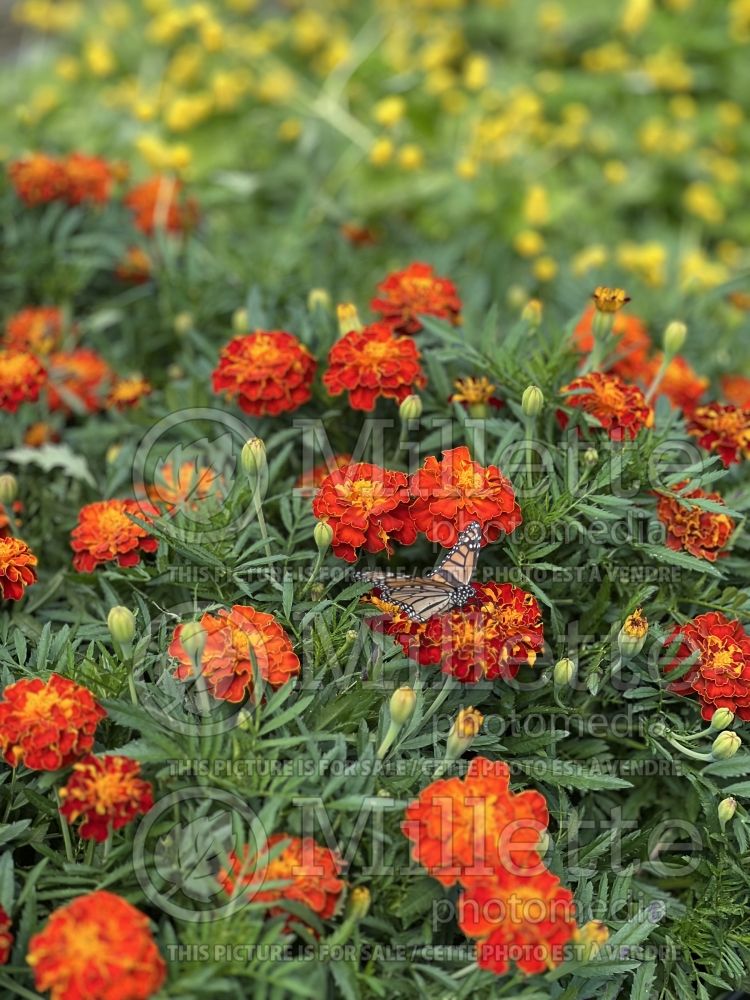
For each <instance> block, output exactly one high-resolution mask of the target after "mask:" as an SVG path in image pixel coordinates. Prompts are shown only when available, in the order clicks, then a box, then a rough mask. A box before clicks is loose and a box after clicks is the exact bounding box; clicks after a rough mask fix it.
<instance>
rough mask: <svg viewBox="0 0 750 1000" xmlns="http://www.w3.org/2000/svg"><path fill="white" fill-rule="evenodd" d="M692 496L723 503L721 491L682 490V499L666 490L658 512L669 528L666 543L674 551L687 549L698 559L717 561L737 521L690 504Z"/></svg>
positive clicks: (657, 509) (660, 498)
mask: <svg viewBox="0 0 750 1000" xmlns="http://www.w3.org/2000/svg"><path fill="white" fill-rule="evenodd" d="M682 485H684V484H682ZM675 489H677V490H679V489H680V487H675ZM690 500H711V501H713V503H719V504H723V503H724V501H723V499H722V497H721V495H720V494H719V493H704V491H703V490H693V491H692V492H691V493H681V494H680V499H679V500H678V499H677V498H676V497H671V496H667V495H666V494H662V495H660V496H659V501H658V503H657V507H656V513H657V515H658V517H659V520H660V521H661V523H662V524H663V525H664V526H665V527H666V529H667V545H668V547H669V548H670V549H674V551H675V552H679V551H680V550H681V549H684V550H685V552H689V553H690V554H691V555H693V556H696V557H697V558H698V559H708V560H709V562H716V557H717V556H719V555H722V554H723V553H722V550H723V549H724V547H725V546H726V544H727V542H728V541H729V539H730V537H731V535H732V532H733V531H734V521H733V520H732V518H731V517H730V516H729V515H728V514H717V513H715V512H713V511H710V510H703V509H702V508H701V507H698V506H696V505H695V504H691V503H690V502H689V501H690Z"/></svg>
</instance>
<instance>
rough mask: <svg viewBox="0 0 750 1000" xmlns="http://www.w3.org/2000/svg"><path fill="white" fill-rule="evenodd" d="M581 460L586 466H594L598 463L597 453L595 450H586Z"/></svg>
mask: <svg viewBox="0 0 750 1000" xmlns="http://www.w3.org/2000/svg"><path fill="white" fill-rule="evenodd" d="M583 460H584V462H585V463H586V465H596V463H597V462H598V461H599V452H598V451H597V450H596V448H587V449H586V451H584V453H583Z"/></svg>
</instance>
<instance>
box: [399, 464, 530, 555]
mask: <svg viewBox="0 0 750 1000" xmlns="http://www.w3.org/2000/svg"><path fill="white" fill-rule="evenodd" d="M409 488H410V492H411V495H412V496H413V497H414V501H413V503H412V506H411V515H412V517H413V518H414V523H415V524H416V526H417V529H418V530H419V531H423V532H424V533H425V534H426V535H427V537H428V538H429V539H430V541H431V542H439V543H440V544H441V545H444V546H446V547H449V546H451V545H455V543H456V540H457V538H458V535H459V532H461V531H463V530H464V528H466V526H467V525H468V524H470V523H471V522H472V521H479V523H480V524H481V526H482V536H483V538H484V541H485V542H494V541H496V540H497V538H499V536H500V535H501V534H510V533H511V532H512V531H515V529H516V528H517V527H518V525H519V524H520V523H521V508H520V507H519V506H518V503H517V502H516V495H515V493H514V492H513V487H512V486H511V484H510V480H508V479H506V477H505V476H504V475H503V474H502V472H501V471H500V470H499V469H498V467H497V466H496V465H488V466H486V467H485V466H482V465H480V464H479V462H475V461H473V459H472V457H471V454H470V452H469V449H468V448H467V447H466V445H460V446H459V447H458V448H452V449H450V450H448V451H444V452H443V458H442V460H440V459H437V458H436V457H435V456H434V455H430V456H429V457H428V458H427V459H425V462H424V465H423V466H422V468H421V469H418V470H417V472H415V473H414V475H413V476H412V477H411V479H410V480H409Z"/></svg>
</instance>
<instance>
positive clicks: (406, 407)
mask: <svg viewBox="0 0 750 1000" xmlns="http://www.w3.org/2000/svg"><path fill="white" fill-rule="evenodd" d="M398 414H399V416H400V417H401V419H402V420H419V418H420V417H421V416H422V400H421V399H420V398H419V396H416V395H411V396H407V397H406V399H405V400H404V401H403V403H401V405H400V406H399V408H398Z"/></svg>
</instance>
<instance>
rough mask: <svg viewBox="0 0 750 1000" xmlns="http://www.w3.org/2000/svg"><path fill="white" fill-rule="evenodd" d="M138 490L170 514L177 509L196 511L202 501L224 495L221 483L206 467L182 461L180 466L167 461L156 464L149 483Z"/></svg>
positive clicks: (218, 498) (215, 474) (222, 482)
mask: <svg viewBox="0 0 750 1000" xmlns="http://www.w3.org/2000/svg"><path fill="white" fill-rule="evenodd" d="M142 489H143V493H144V494H145V496H147V497H148V499H149V500H150V501H151V502H152V503H153V504H156V505H157V506H159V507H164V508H165V510H167V511H168V512H169V513H172V512H174V511H178V510H191V511H196V510H197V509H198V507H199V505H200V504H201V503H202V502H203V501H204V500H208V499H210V498H211V497H213V498H215V499H217V500H220V499H221V498H222V497H223V496H224V491H225V483H224V480H223V479H222V477H221V476H220V475H218V473H217V472H216V471H215V470H214V469H212V468H209V467H208V466H203V465H198V464H196V463H195V462H182V463H181V464H180V465H175V464H174V463H168V464H166V465H162V466H160V467H159V468H158V469H157V471H156V474H155V476H154V481H153V483H149V484H147V485H145V486H143V487H142Z"/></svg>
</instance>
